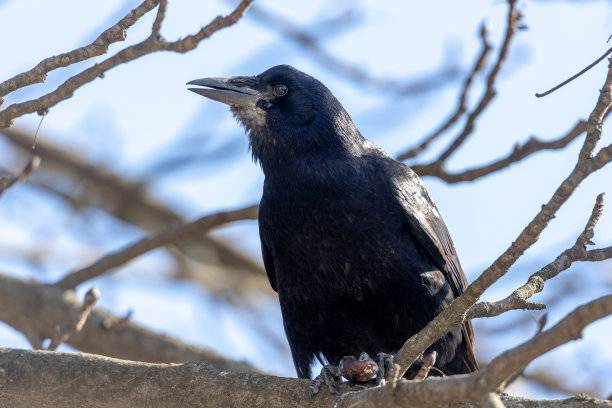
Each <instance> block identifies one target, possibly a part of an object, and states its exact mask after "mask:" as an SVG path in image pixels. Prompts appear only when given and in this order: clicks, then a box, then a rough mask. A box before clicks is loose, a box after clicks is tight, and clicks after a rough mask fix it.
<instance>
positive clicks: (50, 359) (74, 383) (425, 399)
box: [0, 295, 612, 408]
mask: <svg viewBox="0 0 612 408" xmlns="http://www.w3.org/2000/svg"><path fill="white" fill-rule="evenodd" d="M610 314H612V295H609V296H604V297H602V298H599V299H597V300H594V301H592V302H590V303H588V304H586V305H583V306H580V307H579V308H577V309H576V310H574V311H573V312H571V313H570V314H569V315H568V316H566V317H565V318H564V319H562V320H561V321H560V322H559V323H557V324H556V325H555V326H554V327H552V328H551V329H550V330H547V331H545V332H542V333H540V334H539V335H537V336H536V337H534V338H533V339H530V340H529V341H527V342H525V343H523V344H521V345H519V346H518V347H516V348H514V349H512V350H509V351H506V352H505V353H502V354H501V355H500V356H498V357H497V358H495V359H494V360H493V361H492V362H491V364H489V365H488V366H487V367H485V368H484V369H483V370H481V371H479V372H476V373H472V374H467V375H456V376H450V377H442V378H440V377H432V378H427V379H425V380H423V381H406V380H401V381H399V382H398V383H397V385H396V388H395V390H390V389H389V388H387V387H374V388H367V389H362V390H359V388H357V387H355V386H351V385H349V384H347V383H343V384H341V388H342V390H343V391H345V392H344V394H343V395H342V396H341V397H340V398H336V396H335V395H334V394H332V393H329V392H321V393H319V394H318V395H317V396H316V397H315V398H309V397H308V393H307V392H306V390H307V387H308V384H309V381H308V380H306V379H297V378H283V377H276V376H269V375H264V374H258V373H235V372H226V371H219V370H218V369H216V368H214V367H212V366H211V365H209V364H207V363H201V362H200V363H187V364H144V363H136V362H133V361H121V360H115V359H111V358H108V357H101V356H95V355H87V354H71V353H57V352H49V351H25V350H11V349H0V391H1V392H2V396H3V402H5V403H7V404H8V405H10V406H13V407H22V406H37V407H41V408H45V407H57V406H62V407H68V408H70V407H81V406H96V407H111V406H112V407H115V406H130V407H150V406H164V407H187V408H188V407H200V406H202V404H203V403H204V404H206V406H209V407H225V406H249V407H266V408H275V407H287V406H292V407H315V406H316V407H332V406H333V407H339V408H342V407H381V406H384V407H388V408H395V407H404V408H405V407H425V406H435V405H441V404H453V405H450V406H452V407H459V406H461V407H466V406H471V405H466V404H458V403H461V402H463V401H481V402H482V401H483V396H485V395H486V399H485V400H486V401H488V402H490V403H491V404H496V405H489V406H498V403H499V399H498V397H496V396H494V395H492V393H495V392H496V390H497V389H498V388H499V387H500V385H503V382H504V381H505V380H506V378H508V377H509V376H511V375H512V374H513V373H514V372H516V371H518V370H520V369H521V368H523V367H524V366H525V365H527V364H528V363H529V362H530V361H532V360H533V359H535V358H536V357H538V356H540V355H542V354H544V353H546V352H547V351H549V350H552V349H553V348H555V347H557V346H559V345H561V344H564V343H566V342H568V341H570V340H572V339H576V338H578V337H580V333H581V332H582V330H583V329H584V327H585V326H586V325H588V324H590V323H591V322H593V321H595V320H597V319H600V318H602V317H604V316H607V315H610ZM236 390H240V392H236ZM346 391H353V392H346ZM503 400H504V402H505V404H506V406H507V407H533V406H536V405H535V404H534V401H529V400H524V399H518V398H512V397H508V396H503ZM578 401H579V402H580V403H579V404H574V403H576V402H578ZM570 404H571V405H570ZM537 406H538V407H553V406H554V407H563V406H566V407H573V406H581V407H608V408H609V407H612V402H611V401H603V400H597V399H593V398H585V397H576V398H574V399H568V400H564V401H561V402H560V401H538V405H537Z"/></svg>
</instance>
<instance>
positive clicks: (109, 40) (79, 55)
mask: <svg viewBox="0 0 612 408" xmlns="http://www.w3.org/2000/svg"><path fill="white" fill-rule="evenodd" d="M157 3H159V0H145V1H143V2H142V4H140V5H139V6H138V7H136V8H135V9H133V10H132V11H130V12H129V13H128V14H127V15H126V16H125V17H123V18H122V19H121V20H119V21H118V22H117V24H115V25H114V26H112V27H110V28H109V29H107V30H105V31H104V32H103V33H102V34H100V35H99V36H98V38H96V39H95V40H94V41H93V42H92V43H91V44H89V45H86V46H83V47H80V48H77V49H76V50H73V51H70V52H65V53H63V54H59V55H54V56H53V57H49V58H46V59H44V60H42V61H41V62H39V63H38V64H37V65H36V66H35V67H34V68H32V69H31V70H29V71H27V72H24V73H21V74H19V75H16V76H15V77H13V78H11V79H8V80H6V81H4V82H3V83H1V84H0V104H1V101H2V97H3V96H5V95H8V94H9V93H11V92H13V91H14V90H16V89H19V88H23V87H24V86H28V85H32V84H35V83H39V82H45V79H46V78H47V74H48V73H49V72H50V71H53V70H55V69H57V68H63V67H67V66H69V65H72V64H76V63H77V62H81V61H85V60H88V59H91V58H93V57H97V56H98V55H102V54H105V53H106V52H107V51H108V47H109V45H111V44H113V43H116V42H118V41H124V40H125V37H126V30H127V29H128V28H130V27H131V26H132V25H134V23H136V21H138V20H139V19H140V18H141V17H142V16H144V15H145V14H147V13H148V12H149V11H151V10H153V9H154V8H155V6H157ZM32 112H33V111H32Z"/></svg>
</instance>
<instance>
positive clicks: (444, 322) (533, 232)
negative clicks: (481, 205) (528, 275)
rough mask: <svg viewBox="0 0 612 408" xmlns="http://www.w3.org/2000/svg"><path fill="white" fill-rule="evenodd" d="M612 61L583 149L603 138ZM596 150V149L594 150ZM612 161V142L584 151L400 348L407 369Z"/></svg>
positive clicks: (611, 103) (611, 99) (399, 359)
mask: <svg viewBox="0 0 612 408" xmlns="http://www.w3.org/2000/svg"><path fill="white" fill-rule="evenodd" d="M611 91H612V61H610V64H609V66H608V75H607V77H606V81H605V83H604V86H603V87H602V90H601V91H600V95H599V98H598V100H597V103H596V105H595V108H594V109H593V113H592V114H591V115H590V116H589V122H588V124H587V136H586V138H585V142H584V145H583V150H587V151H588V150H589V147H588V146H591V145H592V146H593V147H594V146H595V144H596V143H597V141H599V139H600V138H601V134H602V132H601V126H602V123H603V121H604V119H605V117H606V116H607V114H608V113H609V111H610V107H611V106H612V93H611ZM591 151H592V150H591ZM610 161H612V144H611V145H609V146H607V147H605V148H602V149H601V150H600V151H599V152H598V153H597V155H596V156H595V157H593V158H589V156H588V155H583V154H581V155H580V156H579V158H578V161H577V163H576V166H575V167H574V169H573V170H572V172H571V173H570V174H569V175H568V176H567V178H566V179H565V180H564V181H563V182H562V183H561V185H560V186H559V187H558V188H557V190H556V191H555V193H554V194H553V196H552V197H551V199H550V200H549V202H548V203H547V204H545V205H543V206H542V208H541V210H540V211H539V212H538V214H537V215H536V216H535V217H534V218H533V220H532V221H531V222H530V223H529V224H528V225H527V226H526V227H525V228H524V229H523V231H521V233H520V234H519V236H518V237H517V239H516V240H515V241H514V242H513V243H512V245H510V247H509V248H508V249H507V250H506V251H504V253H503V254H501V255H500V256H499V257H498V258H497V259H496V260H495V261H494V262H493V264H492V265H491V266H489V267H488V268H487V269H486V270H485V271H484V272H483V273H482V274H481V275H480V276H479V277H478V278H477V279H476V280H475V281H474V282H473V283H472V284H471V285H469V286H468V288H467V289H466V290H465V292H464V293H463V294H462V295H461V296H460V297H459V298H457V299H455V300H454V301H453V303H452V304H451V305H450V307H448V308H447V309H446V310H444V311H442V312H441V313H440V314H439V315H438V316H436V318H435V319H434V320H432V321H431V322H430V323H429V324H427V326H425V328H424V329H423V330H421V331H420V332H419V333H417V334H415V335H414V336H412V337H411V338H409V339H408V340H407V341H406V342H405V343H404V345H403V346H402V348H401V349H400V350H399V351H398V353H397V356H396V358H395V361H396V363H398V364H400V366H401V367H402V370H403V372H405V370H406V369H407V368H408V367H409V366H410V365H411V364H412V363H413V362H414V361H415V360H416V359H417V358H418V356H419V355H421V354H422V353H423V352H424V351H425V350H426V349H427V348H428V347H429V346H430V345H431V344H433V343H434V342H435V341H436V340H437V339H439V338H440V337H442V336H443V335H444V334H446V333H448V331H449V330H450V329H452V328H453V327H456V326H458V325H460V324H461V323H462V322H463V321H464V320H465V316H466V313H467V311H468V309H469V308H470V307H471V306H472V305H473V304H474V303H476V301H477V300H478V298H479V297H480V296H481V295H482V294H483V293H484V291H485V290H486V289H487V288H489V287H490V286H491V285H492V284H493V283H495V282H496V281H497V280H498V279H499V278H500V277H502V276H503V275H504V274H505V273H506V272H507V271H508V269H509V268H510V267H511V266H512V265H513V264H514V263H515V262H516V260H517V259H518V258H519V257H520V256H521V255H522V254H523V252H525V250H527V248H529V247H530V246H531V245H533V243H534V242H536V241H537V240H538V238H539V236H540V233H541V232H542V231H543V230H544V229H545V228H546V227H547V226H548V223H549V222H550V220H552V219H553V217H554V216H555V213H556V212H557V211H558V210H559V208H561V206H562V205H563V204H564V203H565V202H566V201H567V200H568V198H569V197H570V196H571V195H572V194H573V192H574V191H575V190H576V188H577V187H578V185H579V184H580V183H581V182H582V180H584V179H585V178H586V177H588V176H589V175H590V174H591V173H593V172H595V171H597V170H599V169H601V168H602V167H604V166H605V165H606V164H608V163H609V162H610Z"/></svg>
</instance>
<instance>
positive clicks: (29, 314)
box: [0, 274, 257, 394]
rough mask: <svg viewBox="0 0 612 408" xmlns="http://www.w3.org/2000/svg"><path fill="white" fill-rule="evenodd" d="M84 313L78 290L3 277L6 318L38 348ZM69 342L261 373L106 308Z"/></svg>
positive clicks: (128, 355)
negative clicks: (79, 314)
mask: <svg viewBox="0 0 612 408" xmlns="http://www.w3.org/2000/svg"><path fill="white" fill-rule="evenodd" d="M81 310H82V304H81V303H80V302H78V301H77V300H76V299H75V297H74V292H73V291H65V290H63V289H61V288H58V287H56V286H53V285H45V284H42V283H39V282H35V281H24V280H21V279H17V278H14V277H11V276H8V275H3V274H0V320H1V321H3V322H5V323H6V324H8V325H10V326H12V327H13V328H14V329H15V330H17V331H19V332H21V333H23V334H24V335H25V336H26V338H27V339H28V341H29V342H30V343H31V344H32V346H33V347H34V348H42V342H43V340H44V339H46V338H53V337H54V336H55V334H56V326H60V327H70V326H71V325H72V323H73V321H74V317H75V316H77V315H78V313H79V312H80V311H81ZM66 343H67V344H69V345H70V346H72V347H74V348H76V349H78V350H82V351H86V352H89V353H96V354H101V355H106V356H110V357H115V358H121V359H127V360H137V361H147V362H152V363H179V362H187V361H207V362H209V363H211V364H213V365H214V366H215V367H217V368H218V369H220V370H231V371H240V372H247V371H251V372H252V371H257V370H256V369H255V368H253V367H252V366H250V365H249V364H246V363H244V362H237V361H234V360H231V359H229V358H227V357H224V356H221V355H219V354H217V353H215V352H213V351H210V350H207V349H204V348H201V347H196V346H193V345H190V344H186V343H184V342H182V341H181V340H178V339H175V338H172V337H170V336H167V335H164V334H160V333H157V332H154V331H152V330H150V329H147V328H145V327H142V326H140V325H138V324H136V323H134V322H131V321H129V320H128V319H124V318H122V317H119V316H116V315H114V314H112V313H110V312H108V311H106V310H104V309H100V308H94V309H93V310H92V311H91V313H90V315H89V317H88V319H87V322H86V323H85V325H84V326H83V327H82V328H81V330H80V331H79V332H78V333H73V334H72V335H71V336H70V338H68V339H67V340H66ZM1 382H2V381H1V380H0V384H1ZM0 387H1V385H0ZM0 394H1V388H0Z"/></svg>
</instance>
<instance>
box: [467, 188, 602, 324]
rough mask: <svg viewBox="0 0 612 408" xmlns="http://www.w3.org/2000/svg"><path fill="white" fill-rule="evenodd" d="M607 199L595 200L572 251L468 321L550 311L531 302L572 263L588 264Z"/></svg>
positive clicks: (483, 305)
mask: <svg viewBox="0 0 612 408" xmlns="http://www.w3.org/2000/svg"><path fill="white" fill-rule="evenodd" d="M603 197H604V194H603V193H601V194H600V195H598V196H597V198H596V200H595V205H594V206H593V211H592V212H591V216H590V217H589V220H588V221H587V224H586V226H585V227H584V230H583V231H582V233H581V234H580V235H579V236H578V238H577V239H576V243H575V244H574V245H573V246H572V247H571V248H568V249H566V250H565V251H563V253H562V254H561V255H559V256H558V257H557V258H556V259H555V260H554V261H553V262H551V263H549V264H548V265H546V266H545V267H543V268H542V269H540V270H539V271H538V272H536V273H534V274H533V275H531V276H530V277H529V279H528V280H527V283H525V284H524V285H523V286H521V287H520V288H518V289H516V290H515V291H514V292H512V294H511V295H510V296H508V297H507V298H505V299H503V300H500V301H497V302H480V303H477V304H475V305H474V306H472V307H471V308H470V310H468V312H467V319H475V318H478V317H494V316H498V315H500V314H502V313H505V312H507V311H509V310H515V309H529V310H542V309H545V308H546V305H544V304H542V303H533V302H528V301H527V299H529V298H530V297H531V296H533V295H535V294H536V293H538V292H541V291H542V290H543V289H544V282H546V281H547V280H549V279H552V278H554V277H555V276H557V275H558V274H559V273H561V272H562V271H564V270H566V269H568V268H569V267H570V266H571V265H572V263H574V262H576V261H584V260H587V257H588V256H589V255H588V252H587V250H586V248H585V245H587V244H589V243H590V242H591V239H592V238H593V235H594V234H593V229H594V228H595V224H597V221H598V220H599V217H600V216H601V213H602V212H603ZM603 250H607V252H606V253H605V254H606V255H607V257H603V256H600V259H598V261H602V260H604V259H609V258H612V247H609V248H603Z"/></svg>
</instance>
